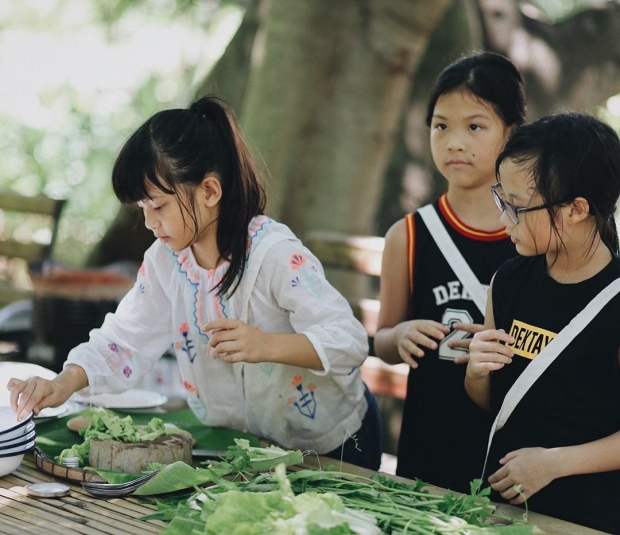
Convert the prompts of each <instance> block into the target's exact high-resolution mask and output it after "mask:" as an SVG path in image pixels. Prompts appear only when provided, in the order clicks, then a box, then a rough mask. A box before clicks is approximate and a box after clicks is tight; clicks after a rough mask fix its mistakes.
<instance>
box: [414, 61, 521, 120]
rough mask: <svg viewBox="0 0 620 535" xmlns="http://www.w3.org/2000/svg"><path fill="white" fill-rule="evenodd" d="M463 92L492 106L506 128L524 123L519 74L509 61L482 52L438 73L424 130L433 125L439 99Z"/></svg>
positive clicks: (452, 64)
mask: <svg viewBox="0 0 620 535" xmlns="http://www.w3.org/2000/svg"><path fill="white" fill-rule="evenodd" d="M463 89H464V90H467V91H469V92H470V93H472V94H473V95H475V96H476V97H478V98H479V99H481V100H484V101H486V102H488V103H489V104H491V106H493V108H494V110H495V112H496V113H497V115H499V117H500V118H501V119H502V121H504V124H505V125H506V126H516V125H520V124H523V123H524V122H525V91H524V89H523V78H522V77H521V73H520V72H519V70H518V69H517V67H515V65H514V63H512V62H511V61H510V60H509V59H508V58H506V57H504V56H502V55H500V54H494V53H493V52H482V53H479V54H472V55H470V56H465V57H463V58H460V59H458V60H456V61H455V62H453V63H451V64H450V65H448V66H447V67H446V68H445V69H444V70H443V71H441V73H440V74H439V76H438V77H437V80H436V81H435V85H434V87H433V89H432V91H431V95H430V97H429V100H428V104H427V107H426V126H430V125H431V123H432V121H433V113H434V111H435V105H436V104H437V101H438V100H439V97H441V96H442V95H445V94H447V93H452V92H455V91H459V90H463Z"/></svg>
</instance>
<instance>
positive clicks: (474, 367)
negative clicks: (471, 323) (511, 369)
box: [467, 329, 514, 379]
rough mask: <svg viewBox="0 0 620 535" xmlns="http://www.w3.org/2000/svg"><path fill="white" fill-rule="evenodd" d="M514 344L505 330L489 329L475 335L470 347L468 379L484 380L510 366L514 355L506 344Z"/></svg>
mask: <svg viewBox="0 0 620 535" xmlns="http://www.w3.org/2000/svg"><path fill="white" fill-rule="evenodd" d="M502 342H503V343H502ZM513 343H514V338H513V337H512V336H510V335H509V334H507V333H506V331H504V330H503V329H499V330H498V329H487V330H486V331H480V332H477V333H476V334H474V337H473V339H472V341H471V344H470V345H469V362H468V364H467V377H469V378H471V379H483V378H485V377H488V375H489V373H491V372H492V371H495V370H499V369H501V368H503V367H504V366H505V365H506V364H510V363H511V362H512V357H513V354H514V353H513V352H512V351H511V350H510V348H508V347H506V346H505V345H504V344H513Z"/></svg>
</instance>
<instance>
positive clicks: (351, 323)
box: [203, 239, 368, 375]
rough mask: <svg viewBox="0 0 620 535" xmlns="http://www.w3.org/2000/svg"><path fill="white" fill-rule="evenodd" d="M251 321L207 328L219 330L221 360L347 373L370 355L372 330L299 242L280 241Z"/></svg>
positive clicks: (270, 255) (263, 270) (256, 293)
mask: <svg viewBox="0 0 620 535" xmlns="http://www.w3.org/2000/svg"><path fill="white" fill-rule="evenodd" d="M242 285H243V282H242ZM240 291H241V288H240V289H239V290H237V292H240ZM235 295H236V294H235ZM247 321H248V323H249V325H248V324H246V323H244V322H242V321H240V320H238V319H221V320H215V321H213V322H210V323H208V324H207V325H205V326H204V327H203V331H217V332H214V333H213V334H212V335H211V337H210V342H209V345H211V346H212V347H213V348H214V350H213V351H214V353H215V356H217V357H218V358H222V359H223V360H225V361H226V362H240V361H243V362H278V363H280V364H290V365H292V366H300V367H304V368H309V369H312V370H315V371H317V373H320V374H327V373H336V374H343V375H348V374H350V373H351V370H353V369H355V368H358V367H359V366H361V365H362V363H363V362H364V360H365V359H366V357H367V356H368V335H367V333H366V330H365V329H364V327H363V326H362V324H361V323H360V322H359V321H358V320H357V319H355V317H354V316H353V312H352V311H351V307H350V306H349V303H348V302H347V300H346V299H345V298H344V297H343V296H342V295H341V294H340V293H339V292H338V291H337V290H336V289H335V288H334V287H333V286H332V285H331V284H329V282H327V280H326V279H325V275H324V273H323V268H322V266H321V263H320V262H319V260H318V259H317V258H316V257H315V256H314V255H313V254H312V253H311V252H310V251H309V250H308V249H307V248H306V247H305V246H304V245H303V244H301V242H300V241H299V240H296V239H289V240H284V241H282V242H280V243H277V244H276V245H274V246H273V247H271V249H269V251H268V252H267V254H266V255H265V258H264V259H263V261H262V263H261V266H260V270H259V273H258V277H257V279H256V283H255V285H254V287H253V289H252V293H251V297H250V302H249V307H248V318H247Z"/></svg>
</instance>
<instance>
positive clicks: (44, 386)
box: [6, 377, 73, 421]
mask: <svg viewBox="0 0 620 535" xmlns="http://www.w3.org/2000/svg"><path fill="white" fill-rule="evenodd" d="M6 387H7V388H8V389H9V390H10V392H11V408H12V409H13V410H14V411H15V413H16V414H17V419H18V420H19V421H21V420H24V419H25V418H27V417H28V415H29V414H30V413H31V412H33V411H34V415H35V416H37V415H38V414H39V413H40V412H41V411H42V410H43V409H45V408H46V407H58V406H59V405H62V404H63V403H64V402H65V401H67V399H69V397H70V396H71V394H73V391H70V390H67V389H66V388H64V387H63V385H62V384H61V383H59V382H57V381H55V380H52V381H50V380H49V379H43V378H41V377H31V378H29V379H27V380H25V381H22V380H21V379H15V378H13V379H9V382H8V383H7V385H6Z"/></svg>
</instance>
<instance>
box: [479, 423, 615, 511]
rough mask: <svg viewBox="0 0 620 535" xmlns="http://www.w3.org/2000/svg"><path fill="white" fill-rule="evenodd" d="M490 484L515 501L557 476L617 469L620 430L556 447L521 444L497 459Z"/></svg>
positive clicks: (520, 500)
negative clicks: (498, 461) (520, 447)
mask: <svg viewBox="0 0 620 535" xmlns="http://www.w3.org/2000/svg"><path fill="white" fill-rule="evenodd" d="M500 464H502V465H503V466H502V467H501V468H500V469H499V470H498V471H497V472H495V473H494V474H493V475H491V476H490V477H489V483H490V484H491V487H493V489H495V490H496V491H497V492H499V493H500V494H501V496H502V497H503V498H504V499H506V500H510V503H512V504H515V505H518V504H521V503H523V502H524V501H525V500H527V499H528V498H530V497H531V496H532V495H534V494H536V493H537V492H538V491H539V490H540V489H542V488H544V487H546V486H547V485H549V483H551V482H552V481H553V480H555V479H558V478H560V477H566V476H572V475H580V474H594V473H598V472H609V471H614V470H620V431H619V432H617V433H614V434H613V435H609V436H607V437H605V438H601V439H599V440H595V441H593V442H588V443H586V444H579V445H577V446H564V447H559V448H547V449H545V448H522V449H520V450H516V451H512V452H510V453H509V454H508V455H506V456H505V457H504V458H502V459H500Z"/></svg>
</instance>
